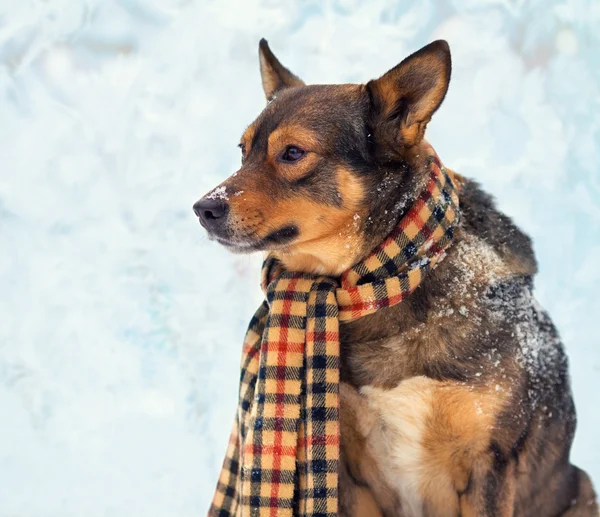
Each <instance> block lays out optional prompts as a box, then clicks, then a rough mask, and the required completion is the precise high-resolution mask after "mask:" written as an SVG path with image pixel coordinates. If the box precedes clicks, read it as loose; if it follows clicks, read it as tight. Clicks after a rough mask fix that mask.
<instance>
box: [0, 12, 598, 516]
mask: <svg viewBox="0 0 600 517" xmlns="http://www.w3.org/2000/svg"><path fill="white" fill-rule="evenodd" d="M599 27H600V2H598V1H597V0H573V1H549V0H529V1H527V0H466V1H465V0H460V1H458V0H455V1H452V0H419V1H418V2H417V1H414V2H408V1H399V0H395V1H384V0H364V1H363V0H328V1H321V0H319V1H317V0H314V1H306V2H284V1H277V0H240V1H238V2H233V1H223V0H219V1H216V0H215V1H200V0H196V1H193V0H163V1H159V0H107V1H99V0H0V292H1V295H0V517H9V516H10V517H15V516H19V517H55V516H56V517H71V516H73V517H80V516H85V517H96V516H118V517H136V516H144V517H166V516H179V517H188V516H189V517H195V516H202V515H204V514H205V512H206V510H207V506H208V503H209V500H210V498H211V496H212V492H213V488H214V484H215V479H216V476H217V471H218V468H219V467H220V464H221V460H222V457H223V451H224V447H225V443H226V440H227V435H228V432H229V428H230V425H231V421H232V417H233V413H234V406H235V399H236V395H235V393H236V386H237V378H238V361H239V356H240V345H241V339H242V336H243V333H244V330H245V327H246V324H247V321H248V319H249V317H250V315H251V314H252V312H253V311H254V309H255V306H256V304H257V303H258V301H259V300H260V297H261V295H260V292H259V289H258V280H259V272H258V267H259V261H260V259H259V258H258V257H240V256H231V255H229V254H228V253H227V252H225V251H224V250H223V249H221V248H220V247H219V246H218V245H216V244H214V243H211V242H209V241H207V240H206V238H205V237H204V234H203V232H202V230H201V228H200V226H199V225H198V222H197V220H196V219H195V217H194V216H193V214H192V210H191V206H192V203H193V202H194V201H195V200H196V199H197V198H198V197H200V196H201V195H202V194H203V193H205V192H206V191H207V190H208V189H209V188H211V187H212V186H214V185H215V184H216V183H218V182H220V181H221V180H222V179H224V178H225V177H226V176H228V175H229V174H230V173H232V172H233V171H234V170H235V169H236V168H237V166H238V164H239V151H238V149H236V144H237V142H238V138H239V136H240V134H241V132H242V130H243V129H244V127H245V125H247V124H248V123H249V122H251V121H252V119H253V118H254V117H255V116H256V115H257V113H258V112H259V111H260V110H261V109H262V107H263V105H264V101H263V94H262V91H261V88H260V81H259V72H258V59H257V45H258V40H259V38H260V37H262V36H264V37H266V38H267V39H269V41H270V43H271V46H272V48H273V49H274V51H275V53H276V54H277V55H278V56H279V57H280V58H281V59H282V61H283V62H284V63H285V64H287V65H288V66H290V68H291V69H292V70H293V71H294V72H296V73H297V74H299V75H300V76H301V77H303V78H304V79H305V80H306V81H307V82H363V81H366V80H368V79H370V78H373V77H376V76H379V75H381V74H382V73H383V72H385V71H386V70H387V69H389V68H390V67H392V66H394V65H395V64H397V63H398V62H399V61H400V60H401V59H403V58H404V57H405V56H406V55H408V54H409V53H410V52H412V51H414V50H416V49H418V48H419V47H420V46H422V45H424V44H426V43H428V42H429V41H431V40H433V39H436V38H446V39H448V40H449V42H450V44H451V47H452V51H453V58H454V72H453V80H452V84H451V86H450V92H449V94H448V96H447V98H446V101H445V104H444V105H443V107H442V108H441V110H440V111H439V112H438V113H437V115H436V116H435V117H434V120H433V122H432V123H431V125H430V129H429V133H428V135H429V140H430V141H431V142H433V144H434V145H435V147H436V149H437V150H438V152H439V154H440V156H441V157H442V159H443V160H444V161H445V162H446V163H447V164H448V165H449V166H451V167H452V168H454V169H457V170H458V171H460V172H461V173H463V174H465V175H468V176H472V177H475V178H477V179H478V180H480V181H481V182H482V183H483V184H484V186H485V188H486V189H487V190H489V191H491V192H492V193H493V194H494V195H495V196H496V197H497V198H498V201H499V204H500V206H501V207H502V208H503V209H504V210H505V211H506V212H507V213H508V214H510V215H511V216H513V217H514V218H515V219H516V221H517V222H518V224H519V225H521V226H522V227H523V228H524V229H525V230H526V231H527V232H529V233H530V234H531V235H532V236H533V238H534V243H535V247H536V251H537V254H538V258H539V262H540V269H541V272H540V275H539V277H538V279H537V295H538V297H539V299H540V300H541V302H542V304H543V305H544V306H545V307H546V308H547V309H549V311H550V313H551V314H552V316H553V317H554V320H555V322H556V323H557V325H558V327H559V329H560V331H561V333H562V336H563V338H564V340H565V342H566V345H567V348H568V352H569V354H570V357H571V365H572V377H573V389H574V392H575V398H576V402H577V405H578V413H579V432H578V435H577V439H576V442H575V447H574V452H573V456H574V461H575V462H576V463H577V464H578V465H580V466H581V467H584V468H585V469H587V470H588V471H589V472H590V473H591V474H592V475H593V476H594V477H595V481H596V483H597V484H600V447H599V446H598V440H599V438H600V435H599V434H598V429H599V428H600V402H599V396H598V393H599V388H600V340H599V338H598V334H599V331H600V296H598V292H599V287H600V167H599V163H600V98H599V96H600V93H599V91H600V31H599Z"/></svg>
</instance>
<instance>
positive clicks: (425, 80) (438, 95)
mask: <svg viewBox="0 0 600 517" xmlns="http://www.w3.org/2000/svg"><path fill="white" fill-rule="evenodd" d="M451 68H452V66H451V60H450V48H449V47H448V43H446V42H445V41H443V40H439V41H434V42H433V43H430V44H429V45H427V46H425V47H423V48H422V49H421V50H418V51H417V52H415V53H414V54H412V55H410V56H408V57H407V58H406V59H405V60H404V61H402V62H401V63H400V64H399V65H397V66H395V67H394V68H392V69H391V70H390V71H389V72H387V73H386V74H385V75H383V76H382V77H380V78H379V79H376V80H374V81H370V82H368V83H367V86H366V88H367V91H368V93H369V97H370V103H371V107H370V111H371V115H370V118H371V120H370V124H371V130H372V132H373V133H374V135H373V136H374V137H375V142H376V143H377V144H378V146H379V145H383V146H384V147H385V149H382V151H383V152H384V153H385V154H387V155H389V156H391V155H394V154H395V153H396V152H398V151H400V150H402V149H403V148H404V149H405V148H408V147H411V146H413V145H415V144H418V143H419V142H420V141H421V140H422V139H423V135H424V133H425V127H426V126H427V123H428V122H429V120H430V119H431V116H432V115H433V113H434V112H435V111H436V110H437V109H438V108H439V106H440V104H441V103H442V101H443V100H444V96H445V95H446V92H447V91H448V84H449V83H450V72H451Z"/></svg>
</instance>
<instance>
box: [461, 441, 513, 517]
mask: <svg viewBox="0 0 600 517" xmlns="http://www.w3.org/2000/svg"><path fill="white" fill-rule="evenodd" d="M516 488H517V486H516V465H515V463H514V461H513V460H507V459H506V458H505V457H504V456H503V455H502V453H501V452H499V451H495V450H493V448H492V451H491V452H490V453H488V454H487V455H486V456H485V457H483V458H480V459H478V460H476V461H475V462H474V464H473V469H472V471H471V474H470V477H469V480H468V483H467V486H466V487H465V489H464V490H463V491H462V492H461V493H460V515H461V517H513V515H514V509H515V495H516Z"/></svg>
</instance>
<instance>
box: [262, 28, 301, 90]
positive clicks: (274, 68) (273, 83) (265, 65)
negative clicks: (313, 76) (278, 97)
mask: <svg viewBox="0 0 600 517" xmlns="http://www.w3.org/2000/svg"><path fill="white" fill-rule="evenodd" d="M258 57H259V58H260V75H261V78H262V85H263V90H264V91H265V96H266V97H267V101H271V100H273V97H274V96H275V94H276V93H277V92H278V91H280V90H283V89H284V88H289V87H291V86H302V85H304V82H303V81H302V80H301V79H299V78H298V77H296V76H295V75H294V74H292V72H290V71H289V70H288V69H287V68H286V67H285V66H283V65H282V64H281V63H280V62H279V60H278V59H277V58H276V57H275V54H273V52H271V49H270V48H269V44H268V43H267V40H266V39H265V38H263V39H261V40H260V43H259V44H258Z"/></svg>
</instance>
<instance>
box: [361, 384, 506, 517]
mask: <svg viewBox="0 0 600 517" xmlns="http://www.w3.org/2000/svg"><path fill="white" fill-rule="evenodd" d="M361 394H362V395H363V397H364V399H366V403H367V405H368V408H369V409H370V411H371V412H374V413H375V415H373V414H369V411H364V410H363V411H361V413H360V414H361V418H365V415H366V418H367V420H368V422H375V423H374V424H373V423H371V424H370V425H369V426H368V428H367V429H368V434H367V435H364V436H363V439H364V446H363V447H362V450H363V451H364V452H362V453H361V456H360V459H359V461H361V462H362V463H363V464H364V463H365V459H366V458H368V461H371V462H374V463H375V465H374V466H372V467H371V468H370V470H371V471H373V472H378V473H379V476H380V479H381V481H383V484H385V485H388V486H389V487H390V488H392V490H393V491H394V492H395V493H396V494H397V495H398V496H399V498H400V501H401V504H402V509H403V512H404V515H405V516H406V517H421V516H423V515H436V516H439V517H451V516H455V515H458V512H459V499H458V492H460V491H462V490H464V489H465V487H466V485H467V482H468V479H469V474H470V472H471V469H472V467H473V464H474V463H475V462H477V461H478V460H479V459H480V458H481V457H483V458H484V459H485V461H488V460H487V457H488V456H487V447H488V444H489V439H490V435H491V432H492V429H493V424H494V421H495V418H496V415H497V414H498V411H499V410H500V408H501V406H502V403H503V397H502V396H501V395H499V394H498V392H496V391H494V392H493V393H490V392H488V391H486V390H485V389H477V388H473V387H472V386H467V385H464V384H460V383H449V382H440V381H435V380H432V379H430V378H427V377H422V376H418V377H412V378H410V379H407V380H405V381H403V382H401V383H400V384H399V385H398V386H397V387H396V388H393V389H391V390H383V389H379V388H374V387H372V386H365V387H363V388H362V389H361ZM362 405H363V406H364V405H365V403H364V402H363V403H362ZM364 431H365V429H364V425H363V428H362V429H361V427H358V432H364ZM354 441H355V443H360V441H358V440H357V439H356V438H355V439H354ZM355 459H356V458H355ZM361 473H362V474H363V475H364V474H365V469H364V467H361ZM378 502H379V501H378Z"/></svg>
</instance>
